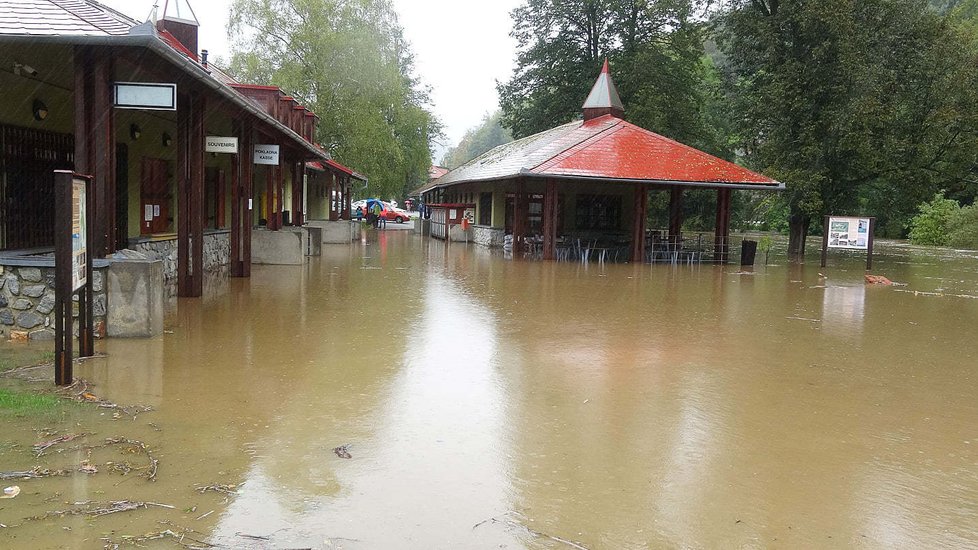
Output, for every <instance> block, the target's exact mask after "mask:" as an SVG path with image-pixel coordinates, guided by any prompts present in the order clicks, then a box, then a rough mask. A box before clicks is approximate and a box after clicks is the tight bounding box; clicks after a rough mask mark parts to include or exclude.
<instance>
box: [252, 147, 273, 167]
mask: <svg viewBox="0 0 978 550" xmlns="http://www.w3.org/2000/svg"><path fill="white" fill-rule="evenodd" d="M255 164H267V165H269V166H278V145H262V144H260V143H256V144H255Z"/></svg>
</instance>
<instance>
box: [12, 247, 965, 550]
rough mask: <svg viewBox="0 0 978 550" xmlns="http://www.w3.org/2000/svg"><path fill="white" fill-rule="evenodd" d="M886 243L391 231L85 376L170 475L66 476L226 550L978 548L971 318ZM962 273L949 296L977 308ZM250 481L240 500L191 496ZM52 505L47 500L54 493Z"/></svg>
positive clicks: (134, 525) (115, 354) (248, 291)
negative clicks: (623, 250) (800, 258)
mask: <svg viewBox="0 0 978 550" xmlns="http://www.w3.org/2000/svg"><path fill="white" fill-rule="evenodd" d="M881 246H882V247H883V249H884V254H883V255H882V256H881V257H879V258H878V259H877V266H878V269H879V272H880V273H883V274H886V275H887V276H891V278H892V279H894V280H897V281H900V282H904V283H906V284H907V285H908V286H906V287H900V288H898V289H892V288H891V289H888V288H866V287H865V286H864V285H863V284H862V275H863V271H862V267H861V261H856V262H850V263H846V262H845V260H844V259H843V260H840V261H838V262H837V263H836V264H835V265H834V266H832V267H831V268H830V269H828V270H822V269H819V268H817V267H816V265H817V264H815V263H809V264H807V265H799V264H785V265H778V266H767V267H764V266H758V267H757V268H755V269H754V270H741V269H740V268H739V267H735V266H710V265H700V266H692V267H689V266H668V265H661V266H660V265H655V266H633V265H616V264H608V265H605V266H598V265H581V264H577V263H561V264H554V263H541V262H521V261H507V260H505V259H504V257H503V255H502V254H501V253H494V252H490V251H486V250H484V249H481V248H476V247H465V246H462V245H458V244H454V243H453V244H445V243H442V242H439V241H432V240H422V239H419V238H417V237H415V236H412V235H409V234H407V233H406V232H394V231H388V232H379V233H375V232H371V233H370V234H369V235H368V236H367V237H366V239H365V242H363V243H361V244H357V245H355V246H353V247H346V246H340V247H325V248H324V249H323V256H322V257H321V258H317V259H313V260H312V261H311V262H310V263H309V264H308V265H306V266H297V267H295V268H291V267H284V268H280V267H272V266H256V268H255V270H254V272H253V277H252V279H251V280H240V281H239V280H231V281H228V282H227V285H228V287H227V292H224V293H219V294H216V295H214V296H213V297H212V298H210V299H209V300H206V301H194V300H187V301H184V300H180V301H178V302H177V311H175V313H174V314H173V315H172V316H170V317H169V318H168V320H167V329H168V330H169V331H171V332H172V334H167V335H165V336H164V337H162V338H159V339H156V340H151V341H122V340H113V341H109V342H108V343H107V344H106V345H105V350H106V351H107V352H108V353H109V357H108V358H106V359H100V360H94V361H91V362H89V363H87V364H86V365H85V366H84V367H83V369H84V370H83V375H84V376H88V377H91V378H94V379H95V381H96V382H97V383H98V384H99V386H98V387H99V390H100V392H102V393H104V394H106V396H107V397H110V398H113V399H115V400H118V401H121V402H146V403H148V404H152V405H154V406H155V407H156V408H157V409H158V410H157V411H155V412H153V413H150V414H148V415H144V416H141V417H140V421H139V422H134V423H132V425H133V427H132V428H128V427H127V428H125V430H134V432H133V433H134V434H135V435H136V436H138V437H140V438H143V439H145V440H146V441H148V442H150V443H151V444H152V445H153V447H154V448H157V449H160V452H161V454H162V455H163V462H162V465H163V466H162V468H163V469H162V470H161V476H160V480H159V481H158V482H157V483H156V484H148V483H144V482H143V481H142V480H135V481H127V482H126V484H124V485H122V486H120V487H121V488H122V489H120V488H117V487H114V486H113V485H112V484H114V483H116V481H117V479H115V478H109V477H92V478H75V477H73V478H72V481H71V483H73V484H76V485H75V486H74V487H73V488H72V491H71V493H70V498H77V499H79V500H84V499H85V498H86V495H88V497H91V496H92V495H93V494H105V495H110V496H112V497H116V498H144V499H147V500H153V501H164V502H168V503H171V504H173V505H174V506H177V507H178V508H179V509H180V510H182V509H189V508H191V507H192V506H197V507H198V508H197V510H198V511H197V512H195V514H194V515H193V516H190V515H188V514H180V513H178V512H174V517H172V518H170V519H173V520H174V521H180V522H185V523H189V524H191V525H192V526H193V527H194V528H195V529H197V530H199V531H202V532H204V533H205V534H206V538H207V539H208V540H210V541H212V542H221V543H223V544H225V545H227V546H232V547H236V546H242V545H245V543H250V542H253V541H248V540H244V539H242V538H241V537H240V536H239V533H246V534H251V535H260V536H268V537H270V540H269V541H267V542H268V544H269V545H272V546H275V547H313V548H320V547H323V546H324V541H333V542H336V544H337V545H340V544H341V545H343V546H344V547H347V548H391V547H397V548H404V547H406V548H457V547H464V548H473V547H475V548H482V547H498V546H500V545H506V546H507V547H530V548H545V547H551V546H552V544H551V543H553V540H552V539H547V538H545V537H538V536H534V535H533V534H532V533H531V532H530V531H527V530H525V529H522V528H520V527H519V526H518V524H523V525H526V526H527V527H529V528H530V529H532V530H533V531H535V532H539V533H546V534H550V535H553V536H557V537H561V538H565V539H569V540H576V541H580V542H581V543H582V544H584V545H585V546H587V547H588V548H595V549H596V548H648V547H676V546H680V547H707V548H714V547H741V546H747V547H766V546H771V547H802V548H836V547H840V546H841V547H849V546H856V547H893V546H896V547H918V546H921V547H938V546H957V547H969V546H975V545H976V544H978V529H976V527H975V525H978V455H976V453H975V451H974V448H975V446H976V445H978V434H976V433H975V431H974V430H975V419H976V418H978V402H976V401H975V399H974V395H975V394H976V393H978V378H976V377H975V376H974V372H973V371H974V365H975V364H976V362H978V357H976V355H978V348H975V346H974V334H973V332H974V329H973V326H974V323H975V321H978V300H969V299H964V298H955V297H934V296H924V295H914V294H913V293H912V292H899V291H898V290H901V289H902V290H908V291H912V290H918V289H919V290H924V289H933V288H934V286H936V285H937V284H938V283H937V282H935V281H934V280H933V279H932V278H931V277H935V276H936V275H935V273H934V272H932V270H934V269H936V268H934V267H932V266H931V264H932V263H935V262H934V259H933V258H932V257H930V256H927V257H925V258H923V260H922V262H923V264H924V265H922V266H920V267H919V269H920V270H921V271H920V272H919V273H918V272H917V271H916V270H917V269H918V266H917V265H916V263H915V262H917V261H918V258H917V257H916V256H915V255H914V254H915V253H914V251H913V250H905V249H902V248H900V249H896V250H895V251H894V252H893V255H892V256H888V255H887V254H886V253H885V249H886V245H885V244H884V245H881ZM969 262H971V259H970V258H962V259H955V258H952V259H950V260H947V261H945V262H943V265H942V266H941V271H940V274H941V276H942V277H943V278H942V282H940V283H939V284H940V285H942V288H953V290H954V292H955V293H957V294H967V293H969V292H975V291H976V289H978V274H976V273H975V268H974V266H973V265H972V263H969ZM953 281H956V282H953ZM149 422H152V423H153V424H154V425H155V426H156V427H157V428H159V431H157V430H156V429H154V428H153V427H152V426H150V425H149V424H147V423H149ZM121 426H123V425H122V424H117V425H115V427H121ZM126 426H128V425H126ZM127 433H128V432H127ZM345 444H351V446H350V452H351V453H352V455H353V458H352V459H349V460H344V459H342V458H339V457H337V456H336V455H335V454H334V453H333V450H332V449H333V448H334V447H337V446H340V445H345ZM0 458H2V457H0ZM242 482H243V485H241V486H240V489H239V490H240V494H236V495H233V496H231V497H230V499H229V503H228V504H226V505H225V504H223V502H222V501H223V498H224V496H223V495H217V494H213V493H207V494H203V495H201V494H200V493H197V492H196V491H195V490H194V488H195V487H196V486H198V485H208V484H218V483H219V484H234V485H237V484H240V483H242ZM35 487H38V489H37V494H38V495H39V496H38V498H37V502H33V501H29V502H30V504H29V505H27V506H29V507H33V508H30V509H31V510H33V511H43V509H44V508H43V506H44V503H43V502H42V499H41V497H40V495H41V494H42V493H43V494H50V493H52V492H53V490H54V489H53V487H54V485H44V484H38V485H36V486H35ZM123 489H124V492H122V493H120V491H122V490H123ZM65 494H66V495H69V493H67V492H65ZM24 502H28V501H26V500H25V501H24ZM209 510H215V512H214V513H213V514H212V515H210V516H207V517H206V518H204V519H201V520H199V521H198V520H196V517H198V516H199V515H200V514H204V513H206V512H207V511H209ZM0 513H7V512H6V511H5V510H0ZM504 515H505V517H506V518H510V519H512V520H513V521H515V522H516V524H507V523H505V522H495V523H494V522H491V521H490V522H484V520H487V519H489V518H492V517H497V518H499V517H503V516H504ZM5 519H6V516H2V515H0V521H2V520H5ZM157 519H158V516H155V515H154V514H131V515H128V516H124V515H122V514H119V515H116V516H110V517H106V518H100V519H99V520H98V521H97V522H90V524H86V523H85V522H84V521H79V522H71V523H70V525H71V526H72V528H73V529H74V531H73V532H72V533H70V535H71V536H72V537H81V538H82V539H84V538H88V539H89V540H95V539H97V538H98V537H99V533H102V532H106V531H108V530H116V531H117V532H147V531H149V530H151V529H153V528H155V527H157V524H156V520H157ZM476 525H478V527H476V528H473V527H474V526H476ZM47 527H50V526H47ZM24 529H25V530H24V531H21V533H30V534H31V536H33V537H35V538H33V539H32V538H30V537H27V538H22V539H19V540H21V541H22V540H29V541H43V544H35V545H34V546H39V547H43V546H45V544H46V545H48V546H51V547H58V546H70V545H71V542H70V540H74V539H69V538H68V537H69V535H68V534H64V533H59V532H57V530H54V529H50V528H46V527H45V526H40V525H38V526H37V527H33V526H28V527H26V528H24ZM29 529H35V530H34V531H27V530H29ZM2 536H4V534H3V533H2V532H0V537H2Z"/></svg>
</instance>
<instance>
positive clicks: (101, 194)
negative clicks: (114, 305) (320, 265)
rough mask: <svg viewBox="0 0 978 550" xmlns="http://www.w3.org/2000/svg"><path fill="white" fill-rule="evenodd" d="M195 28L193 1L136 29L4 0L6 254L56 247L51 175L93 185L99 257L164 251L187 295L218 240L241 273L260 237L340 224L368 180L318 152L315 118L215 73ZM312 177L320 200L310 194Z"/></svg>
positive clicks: (0, 227) (176, 0)
mask: <svg viewBox="0 0 978 550" xmlns="http://www.w3.org/2000/svg"><path fill="white" fill-rule="evenodd" d="M198 26H199V23H198V21H197V19H196V17H195V15H194V13H193V10H192V8H191V7H190V5H189V4H188V3H187V0H167V1H166V2H165V3H164V5H163V8H162V12H160V13H157V12H156V9H155V8H154V13H152V14H151V15H150V17H149V19H148V20H147V21H146V22H143V23H140V22H138V21H135V20H133V19H131V18H129V17H127V16H125V15H123V14H121V13H119V12H117V11H115V10H113V9H111V8H108V7H106V6H103V5H101V4H99V3H97V2H95V1H92V0H13V1H11V0H6V1H4V0H0V91H2V95H3V97H4V98H5V101H3V102H2V103H0V254H2V255H3V256H4V257H10V256H11V255H18V254H19V255H21V257H22V258H24V257H30V255H31V254H32V253H35V252H43V251H45V250H47V249H50V247H51V246H52V244H53V233H52V228H53V217H54V211H53V202H52V200H51V197H52V194H53V176H52V171H53V170H56V169H71V170H74V171H76V172H79V173H84V174H89V175H92V176H94V190H95V191H94V193H95V210H94V219H95V224H96V234H95V236H94V242H95V252H94V257H96V258H104V257H107V256H110V255H112V254H113V253H114V252H116V251H117V250H121V249H127V248H128V249H135V250H144V249H147V248H149V247H155V248H154V250H157V249H159V247H161V246H162V247H166V246H171V247H172V249H173V250H174V251H175V252H176V253H175V256H176V262H175V263H176V265H175V273H174V277H173V278H174V279H176V281H177V290H178V294H179V295H180V296H200V295H201V293H202V272H203V271H204V269H205V268H206V267H207V266H208V260H207V259H206V258H205V257H204V253H205V250H210V249H212V248H213V246H214V243H213V242H212V240H214V239H217V240H218V241H219V242H218V245H217V246H218V247H227V248H229V250H227V248H225V249H224V250H225V252H226V256H227V257H228V258H229V271H230V274H231V276H234V277H247V276H249V274H250V266H251V263H252V242H253V240H254V238H255V235H254V233H255V232H256V231H263V232H264V231H272V232H274V231H283V230H291V231H300V230H301V227H302V226H304V225H305V224H306V221H307V217H308V216H307V214H308V213H310V212H315V213H325V214H322V215H323V216H325V217H326V218H327V219H341V218H342V217H343V215H342V214H339V215H334V213H341V212H344V211H345V212H346V213H347V214H346V217H347V218H348V217H349V216H348V212H349V203H350V202H352V199H351V195H352V191H351V190H352V185H353V181H355V179H357V178H360V179H364V178H363V177H362V176H359V175H356V174H355V172H353V171H352V170H349V169H347V168H345V167H342V165H339V164H338V163H335V162H334V161H332V160H331V159H330V157H329V155H328V154H327V153H326V152H325V151H324V150H323V149H322V148H321V147H319V146H318V145H316V143H315V141H314V139H315V133H316V121H317V119H318V117H317V116H316V115H315V114H314V113H313V112H312V111H310V110H309V109H307V108H306V107H304V106H302V105H301V104H300V102H299V101H297V100H296V99H295V98H293V97H290V96H288V95H287V94H285V93H284V92H283V91H282V90H280V89H278V88H276V87H271V86H255V85H248V84H243V83H239V82H237V81H235V80H234V79H233V78H231V77H230V76H229V75H227V74H225V73H224V72H222V71H221V70H220V69H218V68H217V67H214V66H213V65H211V64H209V63H208V59H207V51H206V50H201V49H200V48H199V44H198V32H197V31H198ZM141 102H145V103H141ZM168 102H169V103H172V104H169V103H168ZM234 141H236V142H237V146H236V147H233V146H232V143H233V142H234ZM222 147H224V148H223V149H222ZM259 152H260V154H259ZM310 163H313V165H314V166H317V167H318V168H320V169H322V170H321V171H318V169H317V171H315V174H313V175H311V176H310V175H309V174H308V173H309V172H312V171H310V170H309V168H308V167H309V166H310ZM330 163H332V164H330ZM321 174H328V175H329V176H330V178H331V179H330V183H329V184H328V187H329V192H326V193H322V192H319V191H318V189H319V188H318V187H317V188H316V191H317V192H316V193H314V194H312V195H311V196H310V194H309V191H308V188H307V184H308V181H307V180H312V181H318V180H319V179H321ZM307 176H308V177H307ZM337 197H339V199H337ZM338 200H339V201H342V204H340V202H338ZM20 265H23V264H20Z"/></svg>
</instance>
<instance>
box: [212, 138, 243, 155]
mask: <svg viewBox="0 0 978 550" xmlns="http://www.w3.org/2000/svg"><path fill="white" fill-rule="evenodd" d="M204 152H205V153H228V154H231V155H234V154H237V153H238V138H236V137H220V136H207V138H206V139H205V140H204Z"/></svg>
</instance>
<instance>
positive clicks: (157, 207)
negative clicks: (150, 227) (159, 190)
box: [153, 204, 160, 217]
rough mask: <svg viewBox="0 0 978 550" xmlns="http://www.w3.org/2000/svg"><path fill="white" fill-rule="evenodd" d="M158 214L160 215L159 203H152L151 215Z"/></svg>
mask: <svg viewBox="0 0 978 550" xmlns="http://www.w3.org/2000/svg"><path fill="white" fill-rule="evenodd" d="M159 215H160V205H158V204H154V205H153V217H156V216H159Z"/></svg>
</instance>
